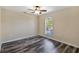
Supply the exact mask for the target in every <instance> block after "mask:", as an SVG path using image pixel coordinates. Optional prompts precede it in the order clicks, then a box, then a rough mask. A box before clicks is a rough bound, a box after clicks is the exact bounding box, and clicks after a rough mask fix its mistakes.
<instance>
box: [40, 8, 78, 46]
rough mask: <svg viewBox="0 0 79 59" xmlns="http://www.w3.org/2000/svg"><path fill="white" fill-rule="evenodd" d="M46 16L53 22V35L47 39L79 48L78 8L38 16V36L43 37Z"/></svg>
mask: <svg viewBox="0 0 79 59" xmlns="http://www.w3.org/2000/svg"><path fill="white" fill-rule="evenodd" d="M48 16H51V17H52V18H53V20H54V35H52V36H51V37H49V36H48V37H49V38H52V39H54V40H57V41H60V42H64V43H66V44H69V45H73V46H75V47H79V7H69V8H65V9H63V10H59V11H55V12H51V13H49V14H46V15H41V16H39V34H40V35H44V20H45V17H48ZM44 36H45V35H44Z"/></svg>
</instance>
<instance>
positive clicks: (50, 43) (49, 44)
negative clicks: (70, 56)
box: [1, 36, 79, 53]
mask: <svg viewBox="0 0 79 59" xmlns="http://www.w3.org/2000/svg"><path fill="white" fill-rule="evenodd" d="M1 53H79V48H76V47H73V46H70V45H67V44H64V43H61V42H58V41H55V40H51V39H47V38H45V37H41V36H35V37H30V38H25V39H22V40H17V41H13V42H7V43H3V44H2V48H1Z"/></svg>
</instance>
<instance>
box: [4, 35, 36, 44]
mask: <svg viewBox="0 0 79 59" xmlns="http://www.w3.org/2000/svg"><path fill="white" fill-rule="evenodd" d="M32 36H36V35H29V36H24V37H19V38H16V39H11V40H8V41H4V42H2V43H6V42H11V41H16V40H20V39H24V38H29V37H32Z"/></svg>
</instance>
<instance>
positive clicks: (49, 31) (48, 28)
mask: <svg viewBox="0 0 79 59" xmlns="http://www.w3.org/2000/svg"><path fill="white" fill-rule="evenodd" d="M45 34H46V35H53V19H52V17H48V18H46V19H45Z"/></svg>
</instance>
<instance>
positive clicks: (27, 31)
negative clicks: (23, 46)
mask: <svg viewBox="0 0 79 59" xmlns="http://www.w3.org/2000/svg"><path fill="white" fill-rule="evenodd" d="M1 12H2V21H1V22H2V38H3V39H2V42H3V43H4V42H8V41H14V40H18V39H22V38H27V37H30V36H35V35H37V17H36V16H34V15H30V14H24V13H19V12H15V11H11V10H6V9H2V11H1Z"/></svg>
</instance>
